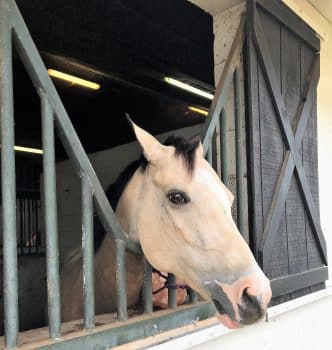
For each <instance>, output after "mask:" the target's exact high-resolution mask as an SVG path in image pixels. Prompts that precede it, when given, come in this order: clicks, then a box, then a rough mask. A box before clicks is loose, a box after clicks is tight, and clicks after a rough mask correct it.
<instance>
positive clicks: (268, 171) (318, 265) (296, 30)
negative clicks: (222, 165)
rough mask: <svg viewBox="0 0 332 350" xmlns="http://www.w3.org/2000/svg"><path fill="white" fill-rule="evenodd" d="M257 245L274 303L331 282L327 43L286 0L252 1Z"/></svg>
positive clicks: (250, 82)
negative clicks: (323, 159) (323, 181)
mask: <svg viewBox="0 0 332 350" xmlns="http://www.w3.org/2000/svg"><path fill="white" fill-rule="evenodd" d="M247 18H248V21H247V23H248V31H247V33H248V36H247V50H246V55H247V60H246V62H247V92H248V93H247V112H248V113H247V114H248V125H249V131H248V134H249V137H248V139H249V150H250V151H249V164H250V169H249V170H250V171H249V175H250V181H251V182H250V185H251V186H250V188H251V202H250V209H251V218H252V222H251V228H252V230H251V233H252V247H253V249H254V252H255V254H256V257H257V259H258V261H259V263H260V264H261V266H262V267H263V270H264V271H265V273H266V274H267V275H268V277H269V278H270V279H271V280H272V286H273V294H274V303H278V302H283V301H286V300H289V299H291V298H294V297H297V296H300V295H303V294H308V293H310V292H312V291H314V290H318V289H321V288H324V281H325V280H326V279H327V277H328V276H327V266H326V265H327V259H326V244H325V240H324V236H323V233H322V230H321V226H320V219H319V199H318V169H317V115H316V107H317V103H316V89H317V83H318V80H319V50H320V42H319V39H318V38H317V37H316V36H315V33H314V32H313V31H312V30H311V29H310V28H309V27H308V26H307V25H306V24H305V23H304V22H303V21H301V20H300V19H299V18H298V17H297V16H296V15H295V14H294V13H293V12H292V11H291V10H290V9H288V8H287V7H286V6H285V5H284V4H282V3H281V1H278V0H257V1H254V0H248V1H247Z"/></svg>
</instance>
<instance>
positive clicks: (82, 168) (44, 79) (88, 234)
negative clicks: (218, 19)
mask: <svg viewBox="0 0 332 350" xmlns="http://www.w3.org/2000/svg"><path fill="white" fill-rule="evenodd" d="M243 33H244V20H242V21H241V24H240V26H239V29H238V32H237V34H236V37H235V40H234V43H233V45H232V49H231V52H230V55H229V57H228V60H227V62H226V65H225V69H224V71H223V74H222V77H221V80H220V83H219V85H218V88H217V91H216V95H215V98H214V100H213V102H212V105H211V109H210V112H209V115H208V117H207V120H206V123H205V126H204V130H203V133H202V140H203V147H204V151H205V152H206V153H207V154H208V159H209V161H210V162H211V164H212V162H213V157H215V156H216V155H215V154H214V152H213V151H212V149H213V148H212V143H213V142H214V141H213V135H214V134H215V131H216V128H217V126H218V125H219V129H220V130H219V131H220V132H219V135H220V133H225V132H226V131H225V130H223V126H224V125H225V124H224V122H223V121H220V120H222V119H223V118H224V106H225V96H226V91H227V87H228V85H229V82H230V81H231V79H232V78H233V72H234V70H235V69H236V66H237V65H238V62H239V57H240V54H241V49H242V44H243V36H244V34H243ZM12 46H14V48H15V50H16V52H17V54H18V56H19V58H20V60H21V61H22V63H23V64H24V66H25V69H26V71H27V72H28V74H29V76H30V78H31V80H32V82H33V85H34V87H35V89H36V91H37V92H38V94H39V96H40V100H41V118H42V142H43V150H44V155H43V169H44V196H45V198H44V199H45V226H46V265H47V287H48V300H47V303H48V318H49V319H48V324H49V336H50V341H49V344H48V345H47V346H48V347H49V346H52V347H54V348H59V349H60V348H61V349H65V348H70V349H74V348H80V347H81V344H82V343H80V341H79V340H77V339H81V338H82V337H83V338H84V339H85V340H84V342H85V344H87V346H88V344H90V345H91V344H98V343H102V342H107V344H108V346H110V345H112V344H113V345H114V344H118V343H121V342H124V337H125V336H124V333H123V332H127V333H126V334H127V335H126V340H127V341H130V340H134V339H136V338H137V337H141V336H147V335H149V334H153V333H152V332H150V331H147V328H144V332H143V334H142V330H141V328H139V327H148V326H149V325H151V324H153V325H157V326H159V327H160V329H161V330H166V329H167V328H169V327H171V326H173V327H174V326H175V327H176V326H181V325H184V324H186V323H188V322H191V321H192V320H195V319H196V318H197V317H201V319H202V318H206V317H209V316H210V315H212V314H213V312H214V309H213V308H212V306H211V305H210V304H207V303H205V304H202V303H197V295H196V293H195V292H194V291H190V302H191V303H193V306H191V307H190V306H185V307H184V308H178V309H176V294H175V293H176V291H175V290H174V291H173V290H170V291H169V307H170V309H172V310H173V311H170V312H169V314H167V316H165V315H163V316H162V317H161V316H158V315H157V316H153V315H152V316H151V318H149V319H146V318H145V319H142V320H141V321H140V320H138V321H137V322H136V323H132V322H131V323H127V322H125V323H124V325H122V326H121V325H117V328H112V329H110V330H109V332H108V333H107V334H104V333H103V334H104V335H103V336H101V337H99V338H98V337H96V336H95V334H96V332H97V329H96V328H94V327H95V310H94V253H93V203H94V204H95V210H96V211H97V213H98V215H99V217H100V220H101V222H102V224H103V226H104V228H105V230H106V231H107V232H109V233H110V234H111V235H112V237H113V238H114V241H115V244H116V263H117V270H116V281H117V284H116V288H117V296H118V298H117V317H118V321H121V322H124V321H126V320H127V299H126V276H125V270H126V269H125V263H126V261H125V252H126V250H129V251H131V252H134V253H136V254H142V252H141V249H140V247H139V246H138V245H137V244H135V243H133V242H131V241H130V240H129V239H128V236H127V234H126V233H125V232H124V231H123V229H122V228H121V226H120V225H119V223H118V221H117V218H116V216H115V214H114V212H113V210H112V208H111V206H110V204H109V202H108V200H107V198H106V195H105V192H104V190H103V188H102V186H101V184H100V182H99V180H98V178H97V176H96V174H95V171H94V169H93V168H92V166H91V163H90V161H89V159H88V157H87V155H86V153H85V151H84V149H83V147H82V145H81V143H80V140H79V138H78V136H77V134H76V132H75V130H74V128H73V126H72V124H71V122H70V119H69V117H68V115H67V112H66V110H65V108H64V106H63V104H62V102H61V100H60V97H59V95H58V93H57V91H56V89H55V87H54V85H53V83H52V81H51V79H50V77H49V75H48V73H47V69H46V67H45V65H44V63H43V61H42V59H41V57H40V55H39V53H38V50H37V48H36V47H35V45H34V43H33V41H32V39H31V36H30V34H29V32H28V29H27V27H26V25H25V23H24V20H23V19H22V16H21V14H20V12H19V10H18V8H17V5H16V3H15V1H14V0H0V106H1V109H0V117H1V175H2V177H1V181H2V184H1V185H2V203H3V205H2V210H3V265H4V268H3V270H4V274H3V279H4V283H3V286H4V325H5V344H6V348H7V349H15V348H17V346H18V334H19V322H18V277H17V275H18V273H17V271H18V270H17V242H16V218H15V215H16V208H15V206H16V193H15V156H14V111H13V74H12V57H13V52H12V51H13V47H12ZM237 83H238V82H237ZM237 114H239V113H237ZM239 119H240V116H239ZM238 128H240V129H241V126H238ZM55 130H56V132H57V135H58V136H59V138H60V140H61V142H62V144H63V146H64V148H65V150H66V152H67V154H68V156H69V158H70V159H71V161H72V163H73V164H74V166H75V169H76V171H77V173H78V174H79V175H80V178H81V191H82V257H83V259H82V260H83V276H84V277H83V281H84V283H83V295H84V298H83V303H84V305H83V310H84V327H85V329H87V330H91V329H94V333H93V334H92V333H91V334H89V333H87V334H85V335H83V336H82V335H80V336H79V338H75V337H71V338H70V339H61V312H60V311H61V310H60V298H61V295H60V282H59V253H58V230H57V205H56V176H55V155H54V132H55ZM238 137H239V145H238V147H239V149H240V148H241V147H242V146H241V144H240V143H241V142H240V139H241V136H240V135H238ZM225 139H226V138H224V137H221V140H225ZM221 149H222V150H223V152H225V150H226V144H222V146H221ZM222 157H225V155H224V156H222V155H221V158H222ZM223 159H225V158H223ZM240 163H241V162H240ZM240 163H239V165H238V166H239V168H240V166H241V164H240ZM222 168H223V169H224V170H223V171H224V174H223V176H224V178H226V177H225V176H227V172H226V164H223V167H222ZM238 195H240V192H239V191H238ZM144 267H145V271H144V285H143V308H144V313H146V314H151V313H152V311H153V306H152V281H151V276H152V268H151V265H150V264H149V263H148V261H147V260H146V259H145V258H144ZM170 279H171V280H172V281H171V282H175V276H174V275H170ZM196 303H197V304H196ZM180 310H182V311H181V312H180ZM137 325H140V326H137ZM135 327H136V331H135V332H133V331H131V332H128V329H129V328H130V329H131V330H132V329H134V328H135ZM103 332H105V331H103ZM86 337H89V338H88V339H87V338H86ZM57 340H61V341H60V342H57ZM104 345H105V344H104ZM44 347H45V348H46V346H45V344H44V345H43V346H42V345H40V346H37V345H36V348H44Z"/></svg>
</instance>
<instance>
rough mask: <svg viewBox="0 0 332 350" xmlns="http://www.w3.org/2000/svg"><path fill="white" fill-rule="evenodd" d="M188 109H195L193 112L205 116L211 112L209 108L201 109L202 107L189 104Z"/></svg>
mask: <svg viewBox="0 0 332 350" xmlns="http://www.w3.org/2000/svg"><path fill="white" fill-rule="evenodd" d="M188 109H189V110H191V111H193V112H196V113H199V114H202V115H204V116H207V115H208V114H209V112H208V111H207V110H205V109H201V108H197V107H193V106H189V107H188Z"/></svg>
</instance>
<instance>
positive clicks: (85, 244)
mask: <svg viewBox="0 0 332 350" xmlns="http://www.w3.org/2000/svg"><path fill="white" fill-rule="evenodd" d="M81 185H82V257H83V298H84V327H85V328H86V329H91V328H93V327H94V326H95V288H94V248H93V198H92V196H93V195H92V191H91V186H90V183H89V181H88V179H87V178H86V177H85V176H84V175H83V176H82V180H81Z"/></svg>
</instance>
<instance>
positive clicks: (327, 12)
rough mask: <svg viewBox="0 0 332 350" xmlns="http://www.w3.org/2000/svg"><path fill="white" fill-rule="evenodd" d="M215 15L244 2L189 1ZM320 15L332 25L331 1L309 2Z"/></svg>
mask: <svg viewBox="0 0 332 350" xmlns="http://www.w3.org/2000/svg"><path fill="white" fill-rule="evenodd" d="M188 1H190V2H192V3H194V4H195V5H197V6H199V7H200V8H202V9H203V10H204V11H206V12H208V13H210V14H212V15H214V14H216V13H218V12H222V11H225V10H227V9H228V8H230V7H232V6H234V5H236V4H238V3H239V2H241V1H243V0H188ZM307 1H308V2H309V3H310V4H311V5H312V6H313V7H314V8H315V9H316V10H317V11H318V12H320V14H321V15H322V16H323V17H325V18H326V19H327V20H328V21H329V22H330V23H332V1H330V0H307Z"/></svg>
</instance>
